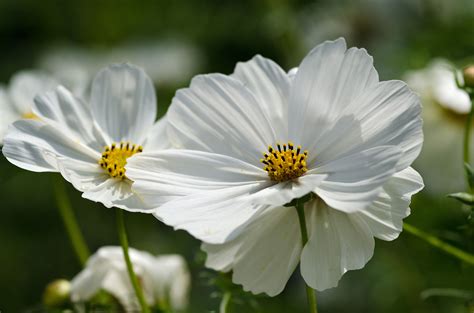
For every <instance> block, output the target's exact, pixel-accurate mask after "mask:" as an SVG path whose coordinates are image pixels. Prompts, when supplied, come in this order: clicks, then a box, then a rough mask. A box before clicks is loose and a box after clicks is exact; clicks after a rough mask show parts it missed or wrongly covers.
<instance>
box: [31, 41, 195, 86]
mask: <svg viewBox="0 0 474 313" xmlns="http://www.w3.org/2000/svg"><path fill="white" fill-rule="evenodd" d="M123 62H129V63H132V64H136V65H138V66H140V67H142V68H144V69H146V71H147V74H148V75H149V76H150V77H151V79H152V80H153V81H154V82H156V83H158V84H160V85H163V84H177V83H181V82H183V81H185V80H187V79H189V78H190V77H192V75H193V74H195V73H196V72H197V71H198V69H199V67H200V65H201V55H200V53H199V51H198V49H197V48H196V47H194V46H193V45H191V44H190V43H187V42H183V41H179V40H165V41H148V42H147V41H144V42H136V43H128V44H123V45H121V46H117V47H114V48H111V49H104V50H91V49H87V50H86V49H84V48H79V47H76V48H74V47H64V46H63V47H55V48H52V49H51V50H49V51H47V52H46V53H45V54H44V55H43V56H42V57H41V58H40V60H39V67H40V68H44V69H46V70H48V71H51V72H52V73H60V74H62V73H65V72H66V73H67V76H69V77H73V75H72V74H75V76H76V79H81V77H82V76H89V77H92V76H93V75H94V74H95V73H96V72H97V71H98V70H99V69H100V68H102V67H105V66H107V65H109V64H112V63H123Z"/></svg>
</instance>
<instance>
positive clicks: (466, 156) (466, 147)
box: [463, 95, 474, 192]
mask: <svg viewBox="0 0 474 313" xmlns="http://www.w3.org/2000/svg"><path fill="white" fill-rule="evenodd" d="M473 97H474V96H473V95H470V98H471V111H470V112H469V114H468V116H467V119H466V125H465V128H464V144H463V162H464V163H463V164H471V162H470V161H471V156H470V144H471V125H472V117H473V115H474V102H473ZM466 179H467V186H468V188H469V191H470V192H472V189H471V187H470V182H469V175H468V174H467V173H466Z"/></svg>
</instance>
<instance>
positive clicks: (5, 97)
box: [0, 70, 58, 144]
mask: <svg viewBox="0 0 474 313" xmlns="http://www.w3.org/2000/svg"><path fill="white" fill-rule="evenodd" d="M57 85H58V82H57V81H56V80H55V79H54V78H53V77H52V76H50V75H48V74H46V73H44V72H40V71H33V70H31V71H20V72H18V73H16V74H15V75H13V77H12V78H11V80H10V84H9V85H8V86H6V87H4V86H1V87H0V144H1V143H2V141H3V137H4V136H5V133H6V132H7V129H8V126H9V125H10V124H11V123H13V122H14V121H16V120H19V119H23V118H33V117H34V114H33V112H32V107H33V99H34V97H35V96H36V95H37V94H38V93H40V92H44V91H47V90H51V89H53V88H54V87H56V86H57Z"/></svg>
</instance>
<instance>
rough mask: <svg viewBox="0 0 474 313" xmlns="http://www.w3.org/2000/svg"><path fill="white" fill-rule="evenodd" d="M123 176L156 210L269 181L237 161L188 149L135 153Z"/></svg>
mask: <svg viewBox="0 0 474 313" xmlns="http://www.w3.org/2000/svg"><path fill="white" fill-rule="evenodd" d="M126 175H127V177H129V178H130V179H131V180H132V181H134V184H133V189H134V191H136V192H137V193H138V194H139V195H140V197H142V198H143V199H144V201H145V202H147V203H149V204H150V205H151V206H155V207H157V206H159V205H161V204H163V203H165V202H167V201H169V200H172V199H174V198H176V197H178V196H185V195H190V194H193V193H197V192H202V191H208V190H218V189H222V188H227V187H233V186H241V185H249V184H252V185H254V184H256V183H260V184H264V183H265V182H266V181H267V178H268V176H267V174H266V173H265V172H264V171H263V170H261V169H259V168H256V167H254V166H253V165H250V164H248V163H245V162H242V161H240V160H237V159H234V158H231V157H228V156H225V155H218V154H213V153H207V152H200V151H191V150H163V151H155V152H146V151H145V152H143V153H140V154H136V155H134V156H133V157H131V158H130V159H128V160H127V165H126ZM265 186H266V185H265ZM263 187H264V186H262V188H263Z"/></svg>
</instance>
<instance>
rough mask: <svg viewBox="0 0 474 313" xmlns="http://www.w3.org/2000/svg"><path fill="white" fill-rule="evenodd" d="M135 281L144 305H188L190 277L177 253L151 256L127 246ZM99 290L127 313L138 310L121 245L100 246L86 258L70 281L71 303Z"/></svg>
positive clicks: (171, 307) (184, 262) (180, 307)
mask: <svg viewBox="0 0 474 313" xmlns="http://www.w3.org/2000/svg"><path fill="white" fill-rule="evenodd" d="M129 252H130V259H131V261H132V263H133V266H134V270H135V273H136V275H137V277H138V281H139V282H140V285H141V287H142V289H143V293H144V296H145V299H146V301H147V304H148V305H151V306H155V305H156V306H159V307H160V308H163V309H164V308H167V309H172V311H173V312H175V311H181V310H184V309H185V308H186V307H187V304H188V296H189V289H190V286H191V276H190V273H189V271H188V267H187V264H186V261H185V260H184V259H183V257H181V256H180V255H176V254H170V255H160V256H153V255H151V254H150V253H148V252H144V251H139V250H135V249H132V248H131V249H130V251H129ZM100 290H104V291H106V292H108V293H109V294H111V295H112V296H114V297H115V298H116V299H117V300H118V301H119V302H120V304H121V305H122V306H123V307H124V308H125V310H126V311H127V312H138V311H139V309H140V306H139V304H138V300H137V298H136V295H135V292H134V290H133V286H132V284H131V282H130V277H129V276H128V272H127V267H126V264H125V261H124V258H123V252H122V248H121V247H112V246H110V247H102V248H100V249H99V250H98V251H97V252H96V253H95V254H94V255H93V256H91V257H90V258H89V260H88V261H87V264H86V268H85V269H84V270H82V271H81V272H80V273H79V274H78V275H77V276H76V277H74V279H73V280H72V282H71V299H72V301H73V302H86V301H88V300H90V299H91V298H92V297H94V296H95V295H96V294H97V293H98V292H99V291H100Z"/></svg>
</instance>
